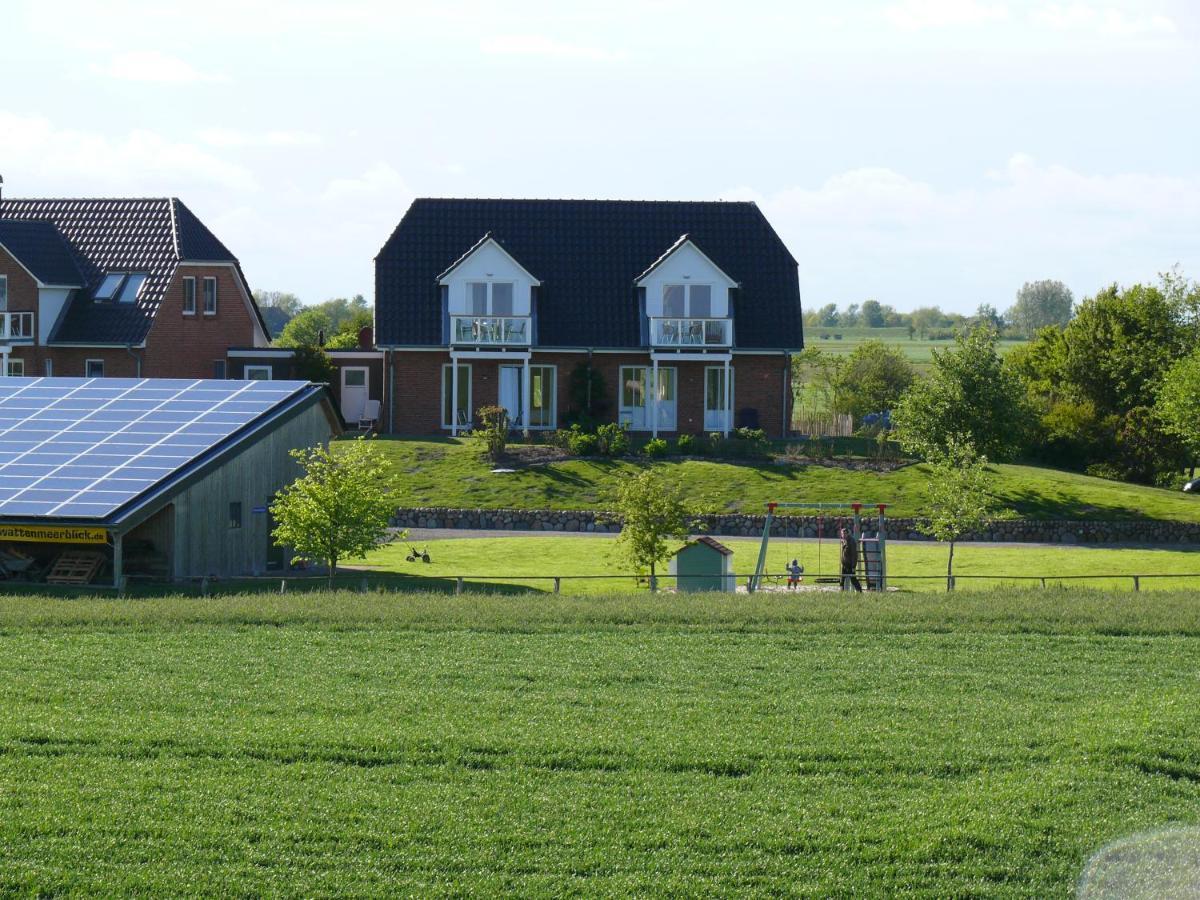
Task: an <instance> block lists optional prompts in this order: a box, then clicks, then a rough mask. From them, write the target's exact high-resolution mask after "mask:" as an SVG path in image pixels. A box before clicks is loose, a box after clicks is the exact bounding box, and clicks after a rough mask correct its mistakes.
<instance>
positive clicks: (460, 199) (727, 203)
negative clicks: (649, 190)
mask: <svg viewBox="0 0 1200 900" xmlns="http://www.w3.org/2000/svg"><path fill="white" fill-rule="evenodd" d="M426 200H436V201H437V202H439V203H614V204H616V203H634V204H641V205H652V204H670V205H675V206H702V205H717V204H721V205H723V206H755V207H757V206H758V203H756V202H755V201H754V200H721V199H717V200H648V199H646V198H644V197H643V198H628V199H625V198H617V199H612V198H608V199H601V198H596V197H416V198H414V199H413V202H414V203H418V202H421V201H426Z"/></svg>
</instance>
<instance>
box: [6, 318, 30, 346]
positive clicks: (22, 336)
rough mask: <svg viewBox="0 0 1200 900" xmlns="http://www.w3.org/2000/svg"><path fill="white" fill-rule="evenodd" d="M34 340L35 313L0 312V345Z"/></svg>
mask: <svg viewBox="0 0 1200 900" xmlns="http://www.w3.org/2000/svg"><path fill="white" fill-rule="evenodd" d="M32 340H33V313H31V312H14V313H10V312H0V343H6V342H9V341H32Z"/></svg>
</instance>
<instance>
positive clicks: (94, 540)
mask: <svg viewBox="0 0 1200 900" xmlns="http://www.w3.org/2000/svg"><path fill="white" fill-rule="evenodd" d="M0 541H35V542H37V543H40V544H105V543H108V532H107V531H105V530H104V529H103V528H78V527H73V526H70V525H4V524H0Z"/></svg>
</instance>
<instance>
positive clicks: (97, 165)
mask: <svg viewBox="0 0 1200 900" xmlns="http://www.w3.org/2000/svg"><path fill="white" fill-rule="evenodd" d="M0 135H3V136H4V165H5V168H6V174H8V175H9V180H10V183H11V184H12V185H13V186H14V187H15V185H16V184H18V183H19V181H18V179H19V178H20V177H21V175H22V174H25V175H27V176H28V177H29V178H30V180H31V181H36V182H38V183H43V184H46V185H51V186H53V187H54V189H55V190H62V191H66V192H69V193H74V194H82V195H91V196H96V195H101V194H102V193H104V192H106V191H120V192H137V193H149V194H175V193H179V192H180V190H181V186H188V185H194V184H197V183H201V184H207V185H217V186H220V187H225V188H229V189H232V190H236V191H254V190H257V189H258V182H257V180H256V179H255V177H254V175H253V174H252V173H251V172H250V171H249V170H248V169H246V168H245V167H243V166H240V165H238V164H237V163H233V162H229V161H228V160H225V159H223V158H221V157H219V156H216V155H214V154H212V153H210V152H208V151H207V150H204V149H202V148H200V147H198V146H196V145H194V144H188V143H183V142H180V141H172V140H170V139H168V138H166V137H164V136H162V135H160V134H158V133H156V132H153V131H148V130H145V129H136V130H134V131H130V132H128V133H127V134H125V135H122V136H119V137H113V136H109V135H104V134H100V133H98V132H94V131H80V130H75V129H70V128H59V127H58V126H56V125H55V124H54V123H52V122H50V121H49V120H48V119H44V118H39V117H29V116H18V115H15V114H13V113H8V112H5V111H3V110H0ZM10 190H12V188H10ZM13 192H14V193H18V191H17V190H14V191H13ZM21 193H26V194H28V193H29V192H27V191H26V192H21Z"/></svg>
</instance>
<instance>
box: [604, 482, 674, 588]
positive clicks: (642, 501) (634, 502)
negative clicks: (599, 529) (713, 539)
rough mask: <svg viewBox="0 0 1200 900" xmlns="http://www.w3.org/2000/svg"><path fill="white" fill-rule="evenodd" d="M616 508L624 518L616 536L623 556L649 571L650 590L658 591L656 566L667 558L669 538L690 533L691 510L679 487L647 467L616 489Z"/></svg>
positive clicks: (637, 567)
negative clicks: (688, 508)
mask: <svg viewBox="0 0 1200 900" xmlns="http://www.w3.org/2000/svg"><path fill="white" fill-rule="evenodd" d="M617 511H618V512H619V513H620V514H621V516H622V518H623V519H624V524H623V525H622V527H621V535H620V537H619V538H618V539H617V542H618V544H619V545H620V547H621V549H622V552H623V555H624V557H625V559H627V560H628V561H629V562H630V564H632V565H633V567H634V568H635V569H636V570H637V571H638V572H645V571H646V570H647V569H648V570H649V571H650V590H652V591H653V590H656V589H657V581H656V576H655V567H656V566H657V564H658V563H660V562H662V561H663V560H664V559H666V558H667V552H668V549H669V546H668V544H667V541H668V539H672V538H673V539H675V540H686V539H687V536H688V511H687V507H686V506H685V504H684V502H683V498H682V497H681V495H680V493H679V489H678V488H677V487H675V485H674V484H672V483H671V482H669V481H667V480H666V479H664V478H662V477H660V476H659V475H658V474H657V473H655V471H654V470H653V469H646V470H644V471H643V472H642V473H641V474H640V475H637V476H636V477H634V478H630V479H628V480H626V481H624V482H623V483H622V484H621V486H620V487H619V488H618V489H617Z"/></svg>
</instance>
